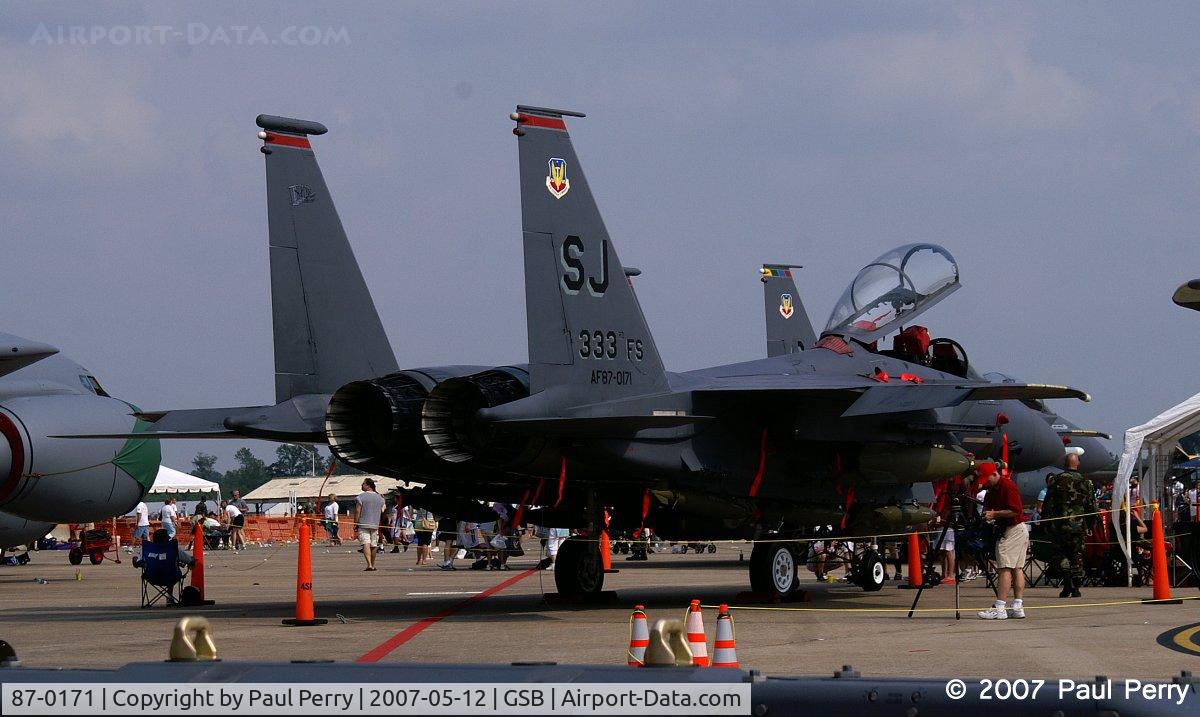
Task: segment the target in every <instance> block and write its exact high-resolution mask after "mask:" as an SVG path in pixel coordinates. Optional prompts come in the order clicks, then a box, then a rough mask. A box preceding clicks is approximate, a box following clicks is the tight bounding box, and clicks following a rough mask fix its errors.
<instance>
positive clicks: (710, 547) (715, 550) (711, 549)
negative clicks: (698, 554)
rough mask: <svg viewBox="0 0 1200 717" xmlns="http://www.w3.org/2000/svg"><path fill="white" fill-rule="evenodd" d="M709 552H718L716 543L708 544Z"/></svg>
mask: <svg viewBox="0 0 1200 717" xmlns="http://www.w3.org/2000/svg"><path fill="white" fill-rule="evenodd" d="M708 552H709V553H715V552H717V546H716V545H714V544H712V543H709V544H708Z"/></svg>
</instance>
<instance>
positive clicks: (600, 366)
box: [512, 106, 667, 400]
mask: <svg viewBox="0 0 1200 717" xmlns="http://www.w3.org/2000/svg"><path fill="white" fill-rule="evenodd" d="M564 116H571V117H582V116H583V115H581V114H579V113H576V112H567V111H563V110H551V109H545V108H539V107H524V106H518V107H517V111H516V112H515V113H513V115H512V118H513V120H515V121H516V122H517V127H516V129H515V130H514V132H515V133H516V134H517V137H518V139H517V146H518V148H519V153H520V166H521V217H522V223H523V228H524V245H525V308H526V312H527V319H528V326H529V363H530V383H531V387H530V388H531V390H532V391H533V392H535V393H536V392H537V391H540V390H542V389H545V388H547V387H550V386H555V385H571V386H573V387H587V393H588V396H589V397H591V398H594V399H595V400H605V399H608V398H617V397H620V396H632V395H638V394H645V393H656V392H659V391H664V390H666V389H667V376H666V372H665V371H664V369H663V365H662V360H661V359H660V358H659V354H658V349H657V347H656V346H655V345H654V339H653V338H652V337H651V335H650V329H649V328H648V327H647V326H646V319H645V316H643V315H642V308H641V306H640V305H639V304H638V300H637V296H636V295H635V294H634V291H633V286H632V284H631V283H630V281H629V280H628V278H627V277H626V276H625V271H624V267H623V266H622V264H621V260H620V259H618V258H617V252H616V249H615V248H614V246H613V242H612V241H611V240H610V239H609V236H608V231H607V230H606V229H605V228H604V220H603V219H601V217H600V211H599V209H598V208H597V207H596V202H595V200H594V199H593V198H592V193H591V190H590V189H589V188H588V183H587V179H586V178H585V177H584V174H583V168H582V167H581V166H580V164H579V158H578V157H577V156H576V155H575V149H574V148H573V147H572V146H571V137H570V135H568V134H567V127H566V123H565V122H564V121H563V117H564Z"/></svg>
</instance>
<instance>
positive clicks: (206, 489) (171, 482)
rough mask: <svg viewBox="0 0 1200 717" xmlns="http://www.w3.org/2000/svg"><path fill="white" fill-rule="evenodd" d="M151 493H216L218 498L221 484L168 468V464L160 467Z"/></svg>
mask: <svg viewBox="0 0 1200 717" xmlns="http://www.w3.org/2000/svg"><path fill="white" fill-rule="evenodd" d="M149 492H150V493H216V494H217V499H218V500H219V499H220V497H221V486H219V485H217V484H216V483H214V482H212V481H210V480H204V479H203V478H197V477H196V476H193V475H188V474H187V473H183V472H180V471H177V470H175V469H174V468H167V467H166V466H159V467H158V476H157V477H155V479H154V485H152V486H150V491H149Z"/></svg>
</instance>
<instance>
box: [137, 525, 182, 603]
mask: <svg viewBox="0 0 1200 717" xmlns="http://www.w3.org/2000/svg"><path fill="white" fill-rule="evenodd" d="M141 567H142V607H144V608H146V607H150V606H152V605H154V604H155V603H157V602H159V601H161V600H162V599H163V598H166V601H167V603H168V604H171V605H177V604H179V602H180V600H181V598H182V596H183V581H184V578H186V577H187V569H186V568H183V567H181V566H180V565H179V541H177V540H174V539H172V540H170V541H169V542H166V543H154V542H150V541H148V540H147V541H143V542H142V565H141Z"/></svg>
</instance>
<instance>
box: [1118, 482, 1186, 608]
mask: <svg viewBox="0 0 1200 717" xmlns="http://www.w3.org/2000/svg"><path fill="white" fill-rule="evenodd" d="M1150 511H1151V515H1150V518H1151V520H1150V560H1151V562H1152V567H1153V572H1152V573H1151V575H1152V576H1153V580H1154V599H1153V600H1143V601H1142V602H1143V603H1146V604H1148V605H1179V604H1180V603H1182V602H1183V601H1182V600H1172V599H1171V579H1170V578H1169V577H1167V541H1166V539H1165V538H1163V527H1162V513H1160V512H1159V511H1158V501H1157V500H1156V501H1154V502H1153V503H1151V504H1150ZM1132 549H1133V546H1130V550H1132Z"/></svg>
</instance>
